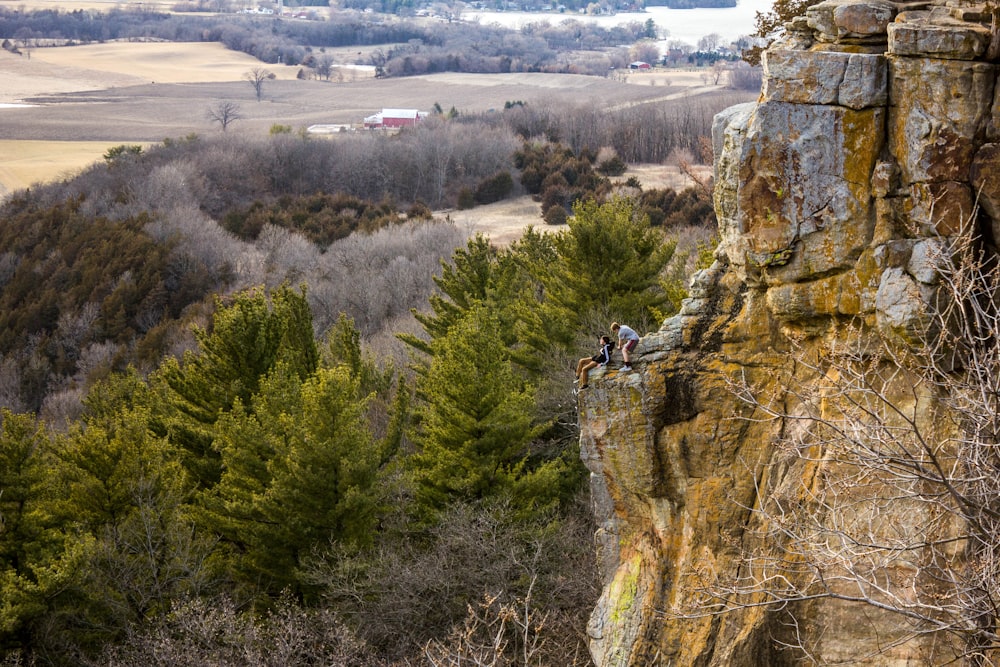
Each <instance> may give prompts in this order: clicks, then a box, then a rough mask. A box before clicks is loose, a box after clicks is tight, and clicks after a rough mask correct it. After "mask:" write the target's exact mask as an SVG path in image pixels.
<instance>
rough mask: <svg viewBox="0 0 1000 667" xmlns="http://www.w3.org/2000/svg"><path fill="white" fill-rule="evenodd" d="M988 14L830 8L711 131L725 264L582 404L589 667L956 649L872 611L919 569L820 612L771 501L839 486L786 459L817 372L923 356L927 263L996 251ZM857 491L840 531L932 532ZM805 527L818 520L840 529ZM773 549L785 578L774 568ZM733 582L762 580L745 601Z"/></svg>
mask: <svg viewBox="0 0 1000 667" xmlns="http://www.w3.org/2000/svg"><path fill="white" fill-rule="evenodd" d="M991 20H992V17H991V15H990V14H989V13H988V12H987V11H986V9H984V8H983V7H982V6H966V5H960V4H955V3H949V4H947V5H945V4H936V3H921V2H917V3H906V4H903V3H894V2H889V1H887V0H826V1H825V2H822V3H820V4H818V5H815V6H813V7H811V8H810V9H808V10H807V13H806V16H804V17H800V18H798V19H796V20H794V21H793V22H792V23H790V24H788V25H787V26H786V28H787V29H786V35H785V38H784V39H783V40H782V41H781V42H780V43H776V44H775V45H773V46H772V47H771V48H770V49H768V51H767V52H766V54H765V55H764V59H763V66H764V75H765V76H764V85H763V90H762V93H761V96H760V99H759V101H758V102H756V103H754V104H748V105H741V106H737V107H734V108H731V109H729V110H727V111H725V112H723V113H722V114H720V115H719V116H718V117H717V118H716V123H715V128H714V137H713V141H714V144H715V178H716V186H715V206H716V212H717V215H718V219H719V233H720V238H721V243H720V245H719V248H718V251H717V253H716V260H717V261H716V262H715V265H714V266H713V267H712V268H711V269H709V270H707V271H704V272H701V273H700V274H698V275H697V276H696V277H695V279H694V281H693V282H692V286H691V298H689V299H688V300H687V301H686V302H685V304H684V306H683V309H682V312H681V313H680V314H679V315H678V316H676V317H673V318H671V319H669V320H667V321H666V322H664V323H663V325H662V327H661V328H660V330H658V331H654V332H651V333H647V334H646V335H645V336H644V337H643V339H642V341H641V343H640V346H639V347H638V355H637V363H635V364H633V365H634V367H635V371H633V372H631V373H622V372H620V371H614V370H611V371H608V372H607V373H606V374H605V375H604V376H603V377H601V378H599V379H597V380H596V381H595V382H592V384H591V388H590V389H588V391H587V392H584V393H583V394H582V395H581V397H580V425H581V448H582V452H583V458H584V461H585V463H586V464H587V466H588V467H589V469H590V470H591V472H592V478H591V479H592V489H593V493H594V498H595V511H596V512H597V515H598V518H599V522H600V526H601V528H600V531H599V535H598V542H599V552H600V560H601V565H602V568H603V572H604V577H605V578H604V589H603V594H602V596H601V599H600V601H599V604H598V606H597V608H596V609H595V610H594V612H593V615H592V618H591V622H590V626H589V628H588V632H589V634H590V638H591V650H592V654H593V656H594V659H595V662H596V664H598V665H600V666H601V667H610V666H619V665H621V666H624V665H641V666H653V665H672V666H675V667H676V666H683V665H727V666H736V667H739V666H741V665H746V666H750V665H759V666H765V665H766V666H774V665H785V664H788V665H791V664H808V663H810V662H811V663H835V662H840V663H848V664H870V665H910V664H944V663H945V662H946V661H947V660H950V659H952V658H954V657H955V656H956V655H959V654H961V652H962V650H963V649H962V646H960V645H959V644H960V643H961V642H959V643H956V640H955V639H954V638H953V637H952V636H951V635H949V634H948V633H945V632H934V631H933V629H928V628H927V626H926V624H924V625H922V626H921V627H920V628H918V629H917V630H916V631H915V630H914V628H915V627H916V626H918V625H921V622H917V621H914V622H913V623H912V624H910V623H908V621H907V619H906V618H905V614H904V615H901V614H900V613H899V608H898V607H897V608H892V606H891V605H882V606H881V608H880V605H878V604H870V603H871V602H879V601H880V600H886V599H902V598H905V597H906V596H905V594H902V598H897V597H894V596H896V595H898V594H900V593H899V589H903V588H905V589H907V590H909V589H913V590H916V585H915V584H914V582H915V581H916V580H917V578H918V577H919V576H920V574H919V572H922V571H923V570H922V569H921V567H922V566H921V564H920V563H921V562H922V561H921V559H924V560H926V558H927V555H926V553H918V550H916V549H913V550H909V551H907V550H906V549H900V550H899V551H898V552H897V553H894V554H890V555H889V556H887V557H885V556H883V557H882V560H880V562H879V563H878V564H877V567H876V566H873V567H872V569H871V570H870V572H873V573H875V574H873V575H872V580H874V581H881V580H884V581H885V582H887V583H886V585H885V590H883V591H881V593H880V594H881V595H883V596H885V597H882V598H880V597H878V596H875V597H872V598H870V599H869V600H868V604H866V603H865V602H864V601H862V602H854V601H852V600H851V599H849V598H851V597H852V596H851V595H849V594H843V595H831V594H830V593H831V589H829V588H828V589H827V590H826V591H823V592H824V593H825V594H821V595H817V596H815V598H811V597H809V596H807V595H803V594H802V593H803V592H808V589H804V588H796V586H795V585H794V582H792V583H789V578H792V579H794V577H795V574H794V569H795V568H791V569H790V570H789V568H788V567H787V566H788V559H789V554H797V555H798V556H799V557H801V556H802V553H803V551H802V550H800V549H795V548H790V547H789V545H790V544H791V543H792V542H794V541H795V540H796V539H799V536H801V535H802V534H803V533H804V532H807V531H804V530H796V528H802V526H798V527H796V526H790V527H784V526H782V523H781V520H780V518H776V517H778V514H779V513H778V512H775V511H770V512H765V511H763V508H765V507H768V506H769V503H770V507H772V508H773V507H775V506H778V507H788V506H790V505H795V504H808V502H811V501H812V499H814V498H815V497H816V496H817V495H818V494H819V493H820V492H819V491H817V489H818V488H820V487H823V486H824V485H829V482H828V480H829V479H831V478H833V477H835V476H836V475H837V474H838V471H840V472H843V467H839V468H838V463H834V462H832V460H831V457H829V456H825V455H823V454H822V453H819V454H817V455H815V456H803V455H802V451H801V449H798V450H797V449H795V448H790V447H788V446H784V445H783V443H784V444H785V445H786V444H787V443H788V441H789V439H790V437H791V434H792V433H793V432H794V431H795V430H796V429H802V430H809V429H810V428H813V426H811V425H810V424H815V422H809V420H805V421H806V422H807V423H806V426H800V422H801V421H802V420H799V419H797V418H796V417H797V416H799V417H800V416H801V415H802V414H803V413H801V412H800V413H798V414H797V413H796V410H797V407H796V406H797V405H801V404H802V402H803V401H802V400H801V396H802V392H804V391H808V388H809V387H816V386H817V383H818V381H819V379H820V378H827V379H828V378H829V373H830V366H829V365H824V362H823V361H822V360H823V359H828V358H829V356H830V351H831V350H833V349H835V348H838V347H839V348H840V349H843V348H845V347H849V346H851V345H857V344H858V341H859V339H860V338H865V337H866V335H867V334H871V339H870V341H876V342H875V343H870V341H869V340H868V339H867V338H866V341H868V342H866V344H874V345H877V346H882V347H885V346H893V345H895V344H897V343H898V344H900V345H901V346H902V347H903V348H904V349H906V348H907V347H908V348H910V349H913V348H918V347H919V346H920V345H921V342H922V340H923V339H922V336H923V335H925V334H926V331H927V324H928V318H929V317H931V315H929V312H930V311H931V309H930V305H931V304H932V302H933V301H934V299H935V294H937V290H938V283H939V281H940V271H939V262H940V257H941V249H942V248H943V247H947V246H948V243H949V242H950V241H951V240H954V239H955V238H957V237H960V236H961V235H963V234H967V233H969V232H970V230H978V229H982V230H984V233H985V235H986V237H987V238H988V237H989V236H990V235H992V236H993V237H997V236H998V235H1000V172H998V171H997V168H998V167H1000V137H998V135H1000V123H998V117H1000V90H998V89H997V87H996V86H995V82H996V78H997V66H996V64H995V61H996V60H997V56H998V54H1000V49H998V35H997V31H996V30H995V29H992V28H991ZM993 142H998V143H993ZM977 202H978V204H979V208H975V207H974V205H975V204H976V203H977ZM974 211H975V212H974ZM866 332H867V333H866ZM861 356H866V355H861ZM809 359H812V360H815V363H809V362H808V361H807V360H809ZM880 363H881V362H880ZM894 378H895V379H894V380H893V382H895V384H891V383H886V384H885V385H883V387H882V389H883V391H884V395H889V396H893V397H895V399H894V400H895V404H896V407H898V408H899V409H900V414H909V415H911V416H912V417H911V418H912V420H913V421H914V422H915V423H914V424H913V427H914V428H917V429H920V430H921V432H924V433H930V432H934V430H935V429H938V430H941V429H943V428H945V427H944V426H941V422H942V420H941V418H940V415H938V416H937V417H931V416H927V415H930V414H931V411H930V410H929V409H926V406H923V405H922V404H921V401H922V400H924V399H923V398H922V397H921V395H920V393H919V392H917V391H915V390H914V389H913V386H914V385H913V383H912V380H909V379H907V378H906V376H905V373H904V374H898V373H897V374H896V375H895V376H894ZM741 387H743V388H746V387H752V388H753V396H754V397H768V399H767V401H768V402H769V405H772V406H774V405H778V406H780V409H771V410H767V409H764V403H765V402H764V401H761V400H758V399H757V398H752V399H750V400H748V397H747V392H746V391H741V390H740V388H741ZM793 387H795V388H798V389H797V390H796V391H794V392H793V391H792V390H791V389H790V388H793ZM921 420H926V422H924V423H916V422H921ZM941 438H942V440H944V439H946V437H945V435H941ZM800 442H802V440H800ZM824 451H825V450H824ZM852 474H856V470H855V471H854V472H853V473H852ZM852 479H858V478H857V477H855V478H852ZM854 488H855V491H854V493H855V496H854V498H853V500H854V501H858V502H856V506H857V507H859V508H860V509H858V510H857V514H856V515H855V516H865V517H867V519H866V520H867V521H869V523H870V524H871V525H872V526H874V527H873V528H872V530H873V531H874V532H875V533H877V534H879V535H883V536H884V535H886V534H887V532H891V531H897V532H898V533H900V534H903V533H906V532H907V531H911V532H917V531H922V530H925V529H926V526H927V525H929V524H928V523H927V522H925V521H924V520H925V519H927V512H928V510H926V508H921V507H917V506H915V505H914V504H913V503H911V502H908V501H907V500H906V499H903V500H900V501H898V502H895V503H893V502H886V503H884V504H883V505H881V506H880V507H879V508H878V512H877V514H878V517H877V520H873V519H872V516H873V512H874V510H872V508H871V507H870V506H863V503H862V502H861V501H867V500H869V499H871V498H873V497H891V496H892V494H884V493H881V492H879V491H877V490H876V491H872V489H871V488H866V485H865V484H857V485H855V487H854ZM848 493H850V492H848ZM775 498H780V499H781V502H779V503H777V505H775V502H776V501H775ZM842 499H843V498H842ZM782 516H786V517H792V516H799V517H800V519H799V520H801V515H794V513H792V512H789V513H788V514H782ZM809 516H812V517H821V518H819V519H817V522H818V523H822V524H823V527H824V528H829V527H830V526H831V525H832V524H833V523H836V522H837V521H839V520H841V518H842V517H840V516H838V515H836V513H830V512H827V513H826V514H825V515H822V514H821V513H812V514H810V515H809ZM948 523H949V522H948V521H945V522H944V524H946V525H944V526H943V527H942V525H941V523H940V522H939V523H938V524H935V525H937V526H938V529H940V530H943V531H945V532H947V531H950V530H954V526H952V525H947V524H948ZM819 534H825V535H829V534H830V533H829V532H825V533H823V532H822V531H819V530H817V531H814V532H813V535H819ZM841 535H843V534H841ZM793 546H794V545H793ZM960 552H961V549H959V548H955V549H952V550H951V551H949V552H947V554H945V556H942V558H945V559H948V558H960V556H961V554H960ZM769 554H770V556H771V557H773V560H772V561H771V562H779V561H782V560H783V562H784V565H785V566H786V567H785V570H782V569H781V568H780V567H774V568H772V569H770V570H768V567H767V566H766V563H767V562H768V555H769ZM949 554H950V555H949ZM792 560H794V558H793V559H792ZM762 563H765V565H762ZM954 564H955V563H954V562H949V564H946V566H945V569H947V567H949V566H952V565H954ZM840 566H841V567H843V568H847V567H851V566H852V564H851V563H846V562H844V563H841V565H840ZM804 569H805V570H809V569H810V568H804ZM817 569H818V568H812V571H811V572H808V573H807V574H808V575H809V576H811V577H813V580H814V581H815V578H816V577H817V576H822V574H823V573H822V572H819V574H817ZM789 571H793V573H792V574H789V573H788V572H789ZM942 571H944V570H942ZM748 573H749V574H751V575H752V576H747V575H748ZM734 581H735V582H739V581H750V582H752V583H753V584H754V585H753V586H752V587H749V588H747V587H743V588H742V589H741V595H739V596H737V595H736V593H735V591H737V589H739V588H740V587H739V586H737V585H733V584H732V582H734ZM726 582H729V583H726ZM813 590H814V589H813ZM832 592H834V593H836V592H837V590H836V587H834V588H833V589H832ZM844 592H845V591H844V590H841V593H844ZM793 593H797V595H796V594H793ZM862 597H863V596H862ZM717 612H718V613H717ZM723 612H724V613H723Z"/></svg>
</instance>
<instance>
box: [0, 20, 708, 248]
mask: <svg viewBox="0 0 1000 667" xmlns="http://www.w3.org/2000/svg"><path fill="white" fill-rule="evenodd" d="M45 1H46V0H32V2H45ZM54 4H56V5H58V3H54ZM72 4H73V7H74V8H76V7H77V3H76V2H74V3H72ZM97 4H101V3H97ZM105 4H108V3H105ZM333 55H334V57H335V58H336V59H337V63H338V65H340V66H341V67H342V69H341V70H340V71H341V73H342V74H341V76H339V77H336V79H337V80H334V81H329V82H326V81H315V80H300V79H297V75H298V72H299V69H298V68H297V67H284V66H280V65H279V66H273V65H266V66H264V65H262V64H261V63H260V62H259V61H257V60H256V59H254V58H252V57H250V56H248V55H245V54H242V53H237V52H234V51H229V50H227V49H225V48H224V47H223V46H221V45H219V44H211V43H196V44H177V43H135V42H130V43H104V44H92V45H81V46H72V47H50V48H34V49H31V51H30V52H29V53H28V54H26V55H20V56H19V55H15V54H11V53H9V52H7V51H0V81H2V82H3V85H2V86H0V197H3V196H4V195H5V194H7V193H9V192H11V191H13V190H16V189H20V188H25V187H28V186H30V185H31V184H33V183H37V182H41V181H48V180H52V179H56V178H62V177H67V176H70V175H72V174H73V173H75V172H76V171H78V170H80V169H82V168H83V167H85V166H87V165H89V164H91V163H93V162H94V161H97V160H100V159H101V157H102V156H103V154H104V153H105V152H106V151H107V150H108V148H110V147H112V146H116V145H119V144H123V143H136V144H151V143H156V142H160V141H162V140H163V139H165V138H176V137H183V136H186V135H189V134H191V133H197V134H203V135H205V134H210V133H214V132H219V131H220V129H219V126H218V125H217V124H214V123H213V122H212V121H210V120H209V119H208V116H207V113H208V110H209V109H210V108H211V107H212V105H213V104H217V103H219V102H221V101H231V102H235V103H236V104H238V105H239V108H240V113H241V115H242V116H243V118H242V119H241V120H239V121H238V122H237V123H235V124H234V125H232V126H231V127H230V130H229V131H230V132H249V133H262V134H263V133H266V132H268V130H269V129H270V128H271V126H272V125H274V124H276V123H279V124H282V125H290V126H292V127H294V128H296V129H300V128H305V127H308V126H309V125H313V124H355V123H360V121H361V120H362V119H363V118H364V117H365V116H367V115H370V114H372V113H374V112H375V111H378V110H379V109H381V108H382V107H403V108H419V109H429V108H431V107H432V106H433V105H434V104H435V103H438V104H440V105H441V106H442V107H443V108H445V109H448V108H451V107H455V108H456V109H457V110H459V111H460V112H479V111H486V110H489V109H493V108H502V107H503V104H504V102H506V101H508V100H524V101H526V102H529V103H550V104H557V105H581V104H594V103H603V101H606V100H613V101H614V103H615V104H616V105H628V104H635V103H643V102H649V101H655V100H669V99H676V98H678V97H683V96H688V95H704V94H725V93H724V92H723V91H722V90H721V89H720V88H717V87H712V86H705V85H704V82H703V80H702V78H701V77H700V75H698V74H697V73H690V72H681V71H677V72H670V73H664V72H658V73H656V74H651V75H647V74H635V75H632V76H630V77H629V78H628V80H627V81H625V82H620V81H619V82H616V81H612V80H610V79H602V78H597V77H588V76H579V75H561V74H493V75H479V74H457V73H445V74H436V75H429V76H420V77H411V78H404V79H375V78H374V77H372V75H371V72H370V71H369V70H366V69H365V68H358V67H356V66H355V63H356V62H357V60H358V53H357V51H356V50H354V49H344V50H340V51H335V52H333ZM362 58H363V56H362ZM262 66H264V67H266V69H267V70H269V71H270V72H272V73H273V74H274V75H275V78H274V79H273V80H269V81H266V82H265V84H264V89H263V100H262V101H260V102H257V101H256V98H255V94H254V90H253V87H252V86H251V84H250V83H249V82H248V81H247V80H246V79H245V76H246V74H247V73H248V72H250V70H251V69H253V68H255V67H262ZM597 101H601V102H597ZM628 175H636V176H637V177H638V178H640V180H641V181H642V182H643V183H645V184H647V185H649V186H650V187H654V186H656V185H661V184H664V185H671V186H673V187H678V186H683V185H684V184H685V183H684V182H683V179H682V177H680V176H679V175H678V174H677V173H676V169H673V168H670V167H661V166H655V165H654V166H649V167H645V168H639V169H635V170H633V171H631V172H630V174H628ZM628 175H626V177H627V176H628ZM678 179H681V180H678ZM452 217H453V219H455V220H456V222H458V223H459V224H465V225H468V226H469V227H470V229H474V230H480V229H481V230H483V231H490V232H491V235H493V234H495V235H497V236H503V237H510V238H513V237H514V236H517V235H519V233H520V230H521V229H522V228H523V227H524V225H525V224H527V223H526V220H527V221H528V222H529V223H532V224H539V223H541V220H540V217H539V214H538V205H537V204H536V203H534V202H532V201H531V200H530V199H528V198H523V199H520V200H516V201H513V202H502V203H500V204H495V205H493V206H492V207H481V208H477V209H476V210H475V215H472V212H471V211H469V212H453V214H452ZM497 240H499V238H498V239H497Z"/></svg>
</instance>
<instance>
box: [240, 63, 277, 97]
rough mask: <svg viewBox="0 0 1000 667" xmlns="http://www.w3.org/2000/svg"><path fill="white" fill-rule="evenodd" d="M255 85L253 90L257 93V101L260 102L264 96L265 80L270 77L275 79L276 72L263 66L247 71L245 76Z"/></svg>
mask: <svg viewBox="0 0 1000 667" xmlns="http://www.w3.org/2000/svg"><path fill="white" fill-rule="evenodd" d="M243 78H245V79H246V80H247V81H249V82H250V85H251V86H253V92H254V94H256V95H257V101H258V102H260V100H261V98H262V97H263V96H264V82H265V81H267V80H268V79H273V78H275V77H274V73H273V72H271V71H269V70H267V69H265V68H263V67H254V68H253V69H252V70H250V71H249V72H247V73H246V74H245V75H244V77H243Z"/></svg>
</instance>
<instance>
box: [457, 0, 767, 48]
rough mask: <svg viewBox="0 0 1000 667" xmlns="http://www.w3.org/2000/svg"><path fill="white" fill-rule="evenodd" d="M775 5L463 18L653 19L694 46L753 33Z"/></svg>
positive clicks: (518, 21)
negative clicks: (759, 17) (710, 38)
mask: <svg viewBox="0 0 1000 667" xmlns="http://www.w3.org/2000/svg"><path fill="white" fill-rule="evenodd" d="M773 5H774V0H738V1H737V4H736V6H735V7H727V8H725V9H670V8H669V7H649V8H647V9H646V11H645V12H639V13H634V14H633V13H621V14H615V15H614V16H587V15H586V14H576V13H568V12H567V13H565V14H557V13H552V12H547V13H537V14H536V13H531V12H480V11H472V10H465V11H463V12H462V19H463V20H466V21H470V20H475V19H476V17H478V18H479V22H480V23H483V24H484V25H488V24H490V23H499V24H500V25H502V26H504V27H507V28H515V29H516V28H520V27H521V26H523V25H525V24H527V23H537V22H539V21H548V22H549V23H552V24H558V23H561V22H562V21H565V20H566V19H576V20H579V21H587V22H588V23H597V24H598V25H603V26H613V25H619V24H622V23H629V22H631V21H638V22H639V23H645V22H646V21H647V20H648V19H653V21H655V22H656V26H657V27H658V28H660V30H666V31H667V32H669V33H670V34H669V36H668V37H667V39H668V40H680V41H682V42H686V43H688V44H690V45H691V46H697V45H698V40H700V39H701V38H702V37H704V36H705V35H710V34H712V33H715V34H718V35H719V36H721V37H722V38H723V40H722V43H723V44H728V43H729V42H731V41H733V40H735V39H737V38H738V37H742V36H743V35H750V34H752V33H753V32H754V17H755V16H756V14H757V12H767V11H769V10H770V9H771V7H772V6H773Z"/></svg>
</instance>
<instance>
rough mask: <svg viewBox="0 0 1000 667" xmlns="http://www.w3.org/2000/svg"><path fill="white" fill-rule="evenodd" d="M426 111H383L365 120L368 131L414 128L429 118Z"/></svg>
mask: <svg viewBox="0 0 1000 667" xmlns="http://www.w3.org/2000/svg"><path fill="white" fill-rule="evenodd" d="M427 113H428V112H426V111H417V110H416V109H382V111H380V112H378V113H377V114H375V115H373V116H368V117H366V118H365V127H366V128H368V129H381V128H399V127H412V126H414V125H416V124H417V123H419V122H420V120H421V119H423V118H426V117H427Z"/></svg>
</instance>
